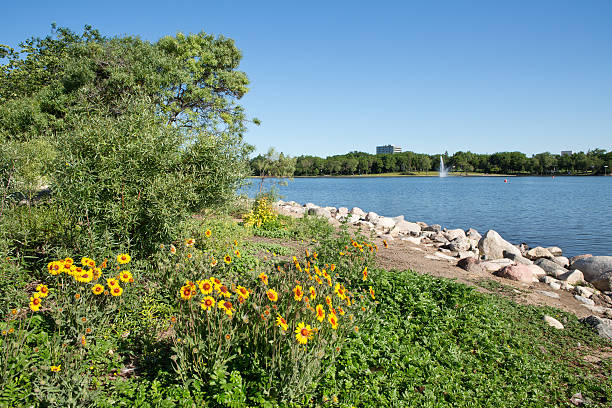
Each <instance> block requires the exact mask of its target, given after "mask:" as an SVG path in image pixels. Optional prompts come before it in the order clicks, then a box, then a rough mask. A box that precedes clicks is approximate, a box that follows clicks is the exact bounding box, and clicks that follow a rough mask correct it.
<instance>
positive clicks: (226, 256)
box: [223, 255, 232, 265]
mask: <svg viewBox="0 0 612 408" xmlns="http://www.w3.org/2000/svg"><path fill="white" fill-rule="evenodd" d="M223 261H225V263H226V264H228V265H229V264H231V263H232V257H231V256H229V255H225V256H224V257H223Z"/></svg>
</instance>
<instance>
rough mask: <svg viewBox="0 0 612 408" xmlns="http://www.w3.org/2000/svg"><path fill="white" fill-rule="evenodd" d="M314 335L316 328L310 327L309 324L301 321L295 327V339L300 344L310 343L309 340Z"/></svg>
mask: <svg viewBox="0 0 612 408" xmlns="http://www.w3.org/2000/svg"><path fill="white" fill-rule="evenodd" d="M313 337H314V330H313V329H312V328H311V327H310V325H309V324H304V322H301V323H300V324H298V326H297V327H296V329H295V339H296V340H297V341H298V343H300V344H306V343H308V340H312V338H313Z"/></svg>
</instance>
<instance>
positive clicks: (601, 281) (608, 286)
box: [591, 270, 612, 292]
mask: <svg viewBox="0 0 612 408" xmlns="http://www.w3.org/2000/svg"><path fill="white" fill-rule="evenodd" d="M591 285H593V286H595V287H596V288H597V289H599V290H601V291H602V292H607V291H609V290H612V270H609V271H607V272H604V273H602V274H601V275H599V276H598V277H597V279H594V280H592V281H591Z"/></svg>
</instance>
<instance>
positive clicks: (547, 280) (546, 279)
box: [541, 275, 561, 285]
mask: <svg viewBox="0 0 612 408" xmlns="http://www.w3.org/2000/svg"><path fill="white" fill-rule="evenodd" d="M541 280H542V282H544V283H545V284H547V285H550V284H551V283H558V284H559V285H561V282H560V281H558V280H557V279H555V278H553V277H551V276H548V275H545V276H543V277H542V279H541Z"/></svg>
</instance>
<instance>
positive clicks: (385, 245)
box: [383, 240, 389, 248]
mask: <svg viewBox="0 0 612 408" xmlns="http://www.w3.org/2000/svg"><path fill="white" fill-rule="evenodd" d="M383 246H384V247H385V248H389V244H387V241H385V240H383Z"/></svg>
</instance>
